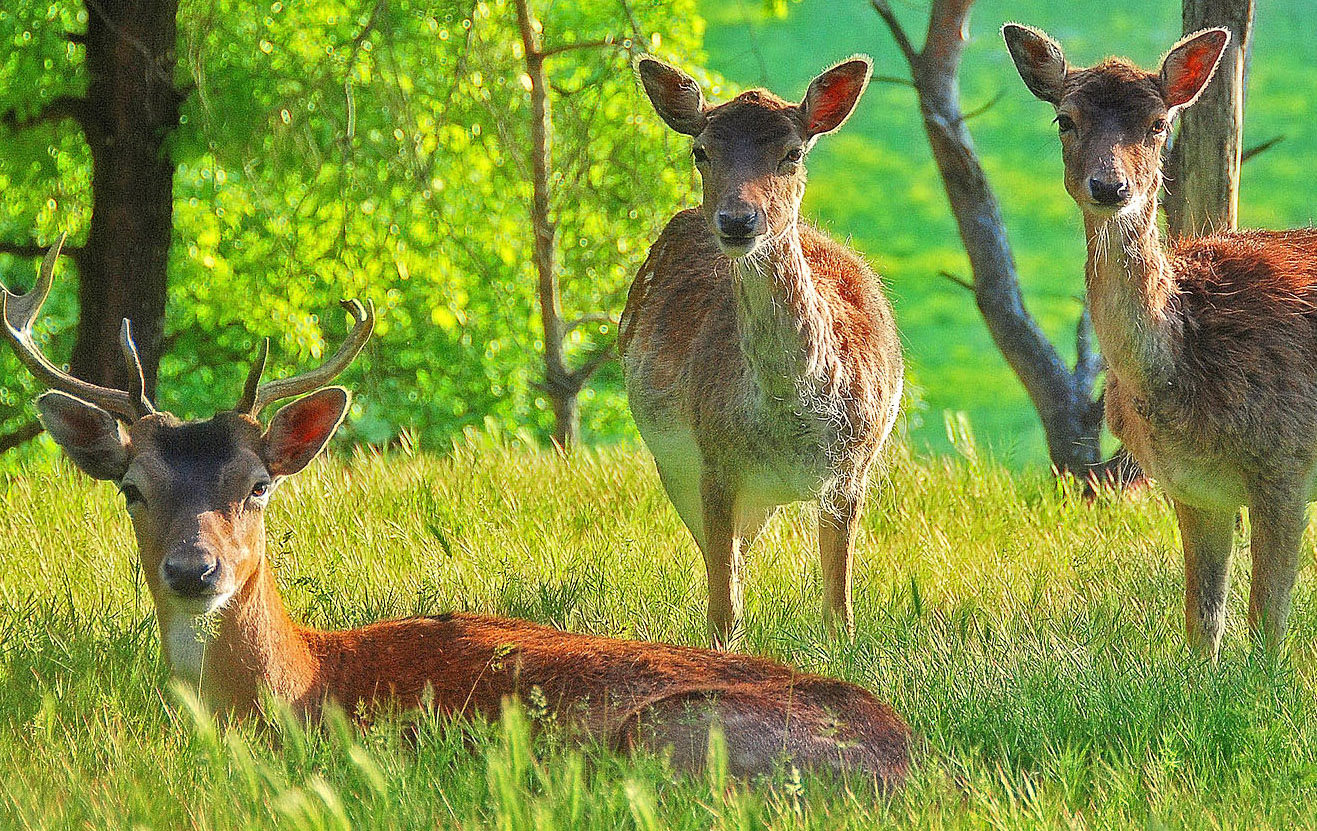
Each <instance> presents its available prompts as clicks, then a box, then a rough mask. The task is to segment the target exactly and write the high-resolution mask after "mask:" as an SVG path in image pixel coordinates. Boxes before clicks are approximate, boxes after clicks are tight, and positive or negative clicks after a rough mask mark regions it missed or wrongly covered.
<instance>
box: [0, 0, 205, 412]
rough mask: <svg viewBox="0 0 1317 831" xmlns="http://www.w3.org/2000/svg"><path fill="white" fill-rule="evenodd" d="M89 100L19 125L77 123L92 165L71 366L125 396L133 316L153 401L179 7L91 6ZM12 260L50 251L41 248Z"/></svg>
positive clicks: (168, 227) (110, 0)
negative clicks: (122, 340) (125, 327)
mask: <svg viewBox="0 0 1317 831" xmlns="http://www.w3.org/2000/svg"><path fill="white" fill-rule="evenodd" d="M85 4H86V8H87V32H86V34H73V35H70V36H69V37H70V39H72V40H74V41H76V42H78V43H82V44H83V45H84V46H85V48H86V67H87V75H88V83H87V92H86V95H85V96H83V97H81V98H77V97H65V98H59V99H56V100H54V101H52V102H51V103H50V104H49V105H47V107H46V108H45V109H43V110H41V111H39V112H38V113H36V114H35V115H34V116H32V117H31V118H27V119H24V120H21V121H20V120H19V119H17V118H15V116H14V114H13V113H9V114H7V115H6V116H4V119H3V120H4V121H5V123H7V124H8V125H10V126H12V127H20V128H21V127H24V126H30V125H32V124H35V123H40V122H47V121H54V120H61V119H71V120H72V121H74V122H75V123H76V124H77V125H78V126H79V127H80V128H81V130H82V133H83V136H84V137H85V139H86V141H87V146H88V148H89V149H90V151H91V159H92V187H91V190H92V215H91V228H90V229H89V231H88V234H87V241H86V244H84V245H83V246H81V247H79V248H66V249H65V252H66V253H68V254H69V255H70V256H71V257H72V258H73V259H74V261H75V262H76V263H77V265H78V275H79V289H78V299H79V302H78V313H79V317H78V329H77V337H76V339H75V342H74V345H73V355H72V358H71V359H70V361H69V369H70V371H71V372H72V374H74V375H75V376H77V377H79V378H81V379H83V380H86V381H91V382H93V383H96V384H101V385H103V386H110V387H118V388H120V389H126V388H127V384H128V371H127V368H126V366H125V365H124V362H123V359H122V357H121V355H120V351H119V326H120V322H121V321H122V320H123V318H128V319H129V320H130V321H132V327H133V336H134V339H135V340H136V342H137V346H138V351H139V352H140V355H141V359H142V371H143V374H144V375H145V377H146V390H147V394H148V395H151V396H154V393H155V385H156V374H157V369H158V367H159V364H160V345H161V333H162V329H163V326H164V314H165V299H166V277H167V275H166V269H167V266H168V263H169V247H170V242H171V240H172V236H173V210H174V163H173V160H172V159H171V158H170V157H169V152H168V145H167V141H168V138H169V135H170V134H171V133H172V132H173V131H174V130H175V129H176V128H177V126H178V116H179V106H180V105H181V103H182V101H183V100H184V98H185V97H186V95H185V93H184V92H183V91H181V90H179V89H178V88H177V87H176V86H175V84H174V68H175V64H176V59H175V41H176V38H177V26H176V20H175V17H176V15H177V12H178V2H177V0H85ZM0 250H3V251H4V252H6V253H12V254H18V255H32V256H42V255H44V254H45V250H44V249H41V248H38V247H37V246H34V245H4V246H2V247H0Z"/></svg>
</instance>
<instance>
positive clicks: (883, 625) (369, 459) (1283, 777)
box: [0, 433, 1317, 831]
mask: <svg viewBox="0 0 1317 831" xmlns="http://www.w3.org/2000/svg"><path fill="white" fill-rule="evenodd" d="M0 475H3V476H4V478H3V479H0V539H3V540H4V541H5V544H4V545H3V547H0V748H3V750H2V751H0V828H5V829H10V828H13V829H55V828H125V829H126V828H134V829H167V828H180V827H196V828H205V829H216V830H217V831H218V829H230V828H234V829H236V828H286V829H348V828H363V829H364V828H500V829H521V828H610V829H612V828H637V829H646V830H647V829H658V828H681V829H685V828H690V829H697V828H699V829H704V828H727V829H732V828H735V829H749V828H761V827H768V828H793V829H794V828H827V829H833V828H876V827H893V828H933V829H938V828H1006V827H1010V828H1127V827H1140V828H1202V827H1212V828H1251V829H1258V828H1298V827H1317V722H1314V720H1313V719H1312V718H1311V714H1312V713H1313V712H1314V711H1315V710H1317V677H1315V675H1314V666H1315V664H1314V651H1313V647H1312V643H1313V640H1314V639H1313V637H1312V635H1313V633H1314V631H1317V613H1315V610H1314V605H1313V593H1312V583H1311V581H1308V582H1301V584H1300V586H1299V589H1298V591H1297V593H1296V596H1295V615H1294V619H1293V627H1292V628H1293V631H1294V633H1295V635H1294V639H1293V640H1294V643H1293V644H1292V646H1291V649H1290V651H1289V653H1288V654H1287V655H1286V656H1285V657H1283V658H1280V659H1277V660H1266V659H1263V658H1261V657H1259V656H1256V655H1255V654H1253V653H1252V652H1251V650H1250V649H1249V646H1248V640H1247V636H1246V634H1245V632H1244V627H1243V621H1242V618H1243V613H1244V610H1245V606H1246V587H1247V581H1248V567H1247V557H1246V552H1245V551H1243V550H1242V549H1241V550H1238V551H1237V556H1239V564H1238V567H1237V569H1236V581H1235V588H1234V590H1233V592H1232V597H1231V606H1230V612H1231V625H1230V628H1229V631H1228V633H1227V639H1226V640H1227V642H1226V646H1225V649H1224V653H1223V657H1222V659H1221V662H1220V664H1219V665H1216V666H1212V665H1207V664H1204V663H1201V662H1200V661H1199V660H1197V659H1196V658H1194V657H1192V656H1191V655H1190V654H1189V652H1188V651H1187V649H1186V647H1185V643H1184V639H1183V635H1182V630H1181V611H1180V585H1181V584H1180V581H1181V566H1180V563H1179V555H1178V545H1177V540H1176V535H1175V531H1174V524H1173V520H1172V516H1171V513H1170V511H1169V509H1168V508H1167V506H1166V505H1165V504H1164V502H1163V501H1162V500H1161V499H1160V498H1159V497H1158V496H1156V495H1155V494H1154V493H1151V492H1148V491H1138V492H1135V493H1133V494H1129V495H1125V496H1104V497H1101V498H1099V499H1098V500H1096V501H1095V502H1091V503H1090V502H1085V501H1084V500H1083V499H1082V498H1080V497H1079V496H1078V495H1077V494H1076V493H1074V492H1073V491H1072V490H1071V489H1070V487H1069V486H1068V485H1067V484H1066V483H1063V482H1062V483H1058V482H1056V481H1054V480H1052V479H1050V478H1046V477H1042V476H1037V477H1031V476H1023V475H1020V474H1016V473H1011V472H1009V471H1008V470H1007V469H1006V468H1004V467H1003V466H1002V465H1000V464H999V463H997V462H995V461H993V460H992V459H991V458H990V457H989V456H988V455H987V454H986V453H984V452H981V451H980V450H979V449H978V448H977V447H976V446H975V445H974V443H973V442H972V441H971V440H970V439H969V438H968V436H966V435H965V434H963V433H961V434H959V436H958V439H957V442H956V451H955V452H954V453H953V454H951V455H948V456H945V457H926V456H922V455H916V454H912V453H910V452H909V451H908V450H906V449H904V448H903V447H898V448H897V449H896V450H895V451H894V452H893V453H892V457H891V463H890V466H889V468H888V470H887V472H886V474H885V475H884V477H883V480H882V481H881V482H880V483H879V485H878V486H877V487H876V488H875V489H874V491H873V493H872V495H871V499H870V503H869V505H868V508H867V512H866V514H865V519H864V524H863V529H862V531H861V532H860V539H859V545H858V552H859V554H858V562H857V569H856V611H857V624H858V634H857V636H856V638H855V640H854V642H853V643H844V642H833V641H829V640H828V639H826V638H824V637H823V636H822V633H821V631H820V626H819V624H818V622H817V620H818V615H817V601H818V597H819V571H818V564H817V559H816V557H815V556H814V554H813V553H812V552H813V545H814V541H813V540H814V531H813V516H812V514H811V513H810V512H809V511H807V510H805V509H802V508H795V509H791V510H788V511H785V512H784V513H783V514H781V515H780V516H779V517H777V518H776V519H775V520H774V521H773V522H772V523H771V524H770V525H769V527H768V529H767V531H766V532H765V535H764V536H763V537H762V538H761V540H760V542H759V544H758V545H757V547H756V549H755V550H754V551H753V552H752V554H751V557H750V563H749V574H748V591H747V600H748V609H747V634H746V636H745V639H744V642H743V643H742V644H741V647H742V648H743V649H745V650H747V651H751V652H756V653H762V654H766V655H770V656H773V657H776V658H779V659H782V660H785V661H789V662H791V663H793V664H795V665H797V666H798V667H801V668H803V669H806V670H810V671H814V672H820V673H826V674H829V675H835V676H839V677H843V678H846V679H849V680H851V681H854V682H856V683H859V684H862V685H864V686H866V687H867V688H869V689H871V690H873V691H874V692H875V693H876V694H878V695H879V696H881V697H883V698H885V699H887V700H889V701H890V702H892V703H893V704H894V705H895V706H896V708H897V709H898V710H899V711H900V712H901V713H903V714H904V716H905V717H906V719H907V720H908V721H909V723H910V724H911V726H912V727H913V728H914V730H915V731H916V733H917V734H918V757H917V763H916V768H915V771H914V774H913V777H912V780H911V783H910V786H909V788H908V789H907V790H906V791H905V792H904V793H902V794H900V795H897V796H894V797H890V798H889V797H882V796H879V795H877V794H875V793H874V792H873V790H872V788H871V787H870V786H868V785H866V784H864V783H861V782H847V781H834V780H827V779H820V778H815V777H810V776H807V775H799V774H796V773H794V772H792V771H790V770H785V771H783V772H781V773H780V774H779V775H777V776H775V777H772V778H767V779H762V780H758V781H753V782H740V781H736V780H734V779H728V778H727V777H726V776H725V774H723V773H722V772H721V770H722V769H721V768H720V767H719V766H718V765H717V764H715V765H714V766H713V768H712V769H711V770H710V771H709V772H708V773H707V774H706V775H702V776H695V777H690V776H686V775H683V774H677V773H674V772H673V771H672V770H671V769H670V767H669V766H668V765H667V763H666V762H665V760H664V759H663V758H661V757H655V756H642V757H634V758H631V757H618V756H614V755H612V754H610V753H609V752H607V751H605V750H602V749H596V748H584V749H582V748H574V747H570V746H565V745H564V743H562V742H560V741H557V738H558V737H556V736H555V734H554V733H553V731H552V729H546V730H538V731H528V730H527V724H528V723H534V722H535V721H536V719H537V718H538V716H537V714H536V713H535V712H534V711H533V709H532V711H531V712H528V713H520V714H513V715H510V716H509V717H507V718H505V719H504V722H503V723H502V724H497V725H487V724H465V725H459V724H453V723H449V722H446V721H445V720H443V719H441V718H438V717H435V716H433V715H425V714H422V715H419V716H413V717H410V718H399V719H382V720H379V721H376V722H375V723H374V724H373V725H372V726H371V727H369V728H368V729H366V730H365V731H364V732H359V731H357V730H356V729H355V728H353V727H349V726H348V724H347V722H346V720H345V719H343V718H330V719H328V720H327V722H326V723H325V724H324V725H323V726H319V727H315V728H311V729H307V728H303V727H301V726H298V725H296V724H295V723H294V722H292V721H291V720H290V719H288V718H286V717H282V716H281V715H280V714H278V713H277V712H276V714H275V715H274V717H273V718H272V719H271V720H270V722H269V723H268V724H265V725H254V724H246V725H242V726H230V727H217V726H216V725H215V724H214V723H213V722H211V721H210V719H209V718H208V717H206V716H205V715H204V714H202V713H201V711H200V710H199V709H198V708H197V707H196V705H195V702H194V701H192V700H191V699H190V698H189V696H188V695H187V694H186V693H184V692H181V691H179V690H175V689H173V688H171V687H170V685H169V682H168V679H167V673H166V670H165V667H164V664H163V662H162V659H161V656H160V653H159V648H158V643H157V634H156V628H155V620H154V616H153V612H152V607H151V604H150V601H149V597H148V596H147V593H146V591H145V587H144V584H143V581H142V577H141V574H140V570H139V568H138V567H137V564H136V557H135V550H134V544H133V541H132V534H131V529H130V527H129V522H128V518H127V516H126V513H125V512H124V511H123V509H122V508H121V507H120V505H119V504H118V503H119V497H118V496H117V495H116V494H115V493H114V490H113V488H111V487H110V486H108V485H104V484H96V483H92V482H91V481H89V480H88V479H87V478H86V477H84V476H82V475H81V474H78V473H76V471H74V470H73V469H72V467H71V465H69V464H68V463H67V462H65V461H64V460H62V459H58V460H57V459H54V458H53V457H42V456H36V457H34V458H32V459H31V460H29V461H27V462H25V463H24V464H23V465H22V466H21V467H20V468H19V469H18V470H17V471H15V472H11V473H7V474H0ZM268 525H269V532H270V533H269V538H270V553H271V556H272V558H273V559H274V561H275V563H276V566H277V570H278V575H279V582H280V585H281V587H282V589H283V591H284V593H285V596H286V598H287V600H288V603H289V607H290V609H291V611H292V613H293V614H294V615H295V616H296V617H298V618H300V619H302V620H304V621H307V622H310V623H313V624H315V625H318V626H322V627H340V626H353V625H358V624H362V623H365V622H368V621H371V620H374V619H376V618H379V617H384V616H395V615H408V614H417V613H437V612H441V611H444V610H449V609H467V610H478V611H482V612H491V613H498V614H505V615H513V616H518V617H524V618H528V619H531V620H536V621H540V622H544V623H550V624H553V625H556V626H560V627H564V628H567V629H571V630H578V631H588V632H592V633H598V634H607V635H614V636H618V637H632V638H644V639H654V640H663V641H668V642H673V643H681V644H696V645H698V644H702V643H703V642H704V612H703V603H704V577H703V569H702V566H701V564H700V558H699V555H698V553H697V551H696V549H695V547H694V545H693V543H692V542H691V541H690V539H689V538H688V536H687V534H686V532H685V530H684V528H683V527H682V526H681V524H680V522H679V520H678V519H677V517H676V515H675V513H674V512H673V511H672V509H671V507H670V506H669V504H668V502H667V500H666V498H665V497H664V495H663V493H662V490H661V488H660V487H659V484H658V481H657V478H656V476H655V475H654V473H653V468H652V463H651V461H650V459H649V457H648V455H647V454H645V453H644V452H642V451H639V450H632V449H624V448H607V449H598V450H591V449H581V450H580V451H578V452H576V453H575V454H574V455H573V456H571V457H570V458H569V459H563V458H561V457H559V456H557V455H556V454H553V453H548V452H542V451H538V450H535V449H533V448H531V447H529V446H528V444H527V443H526V442H525V441H524V440H523V439H521V438H519V437H517V436H503V437H501V438H499V439H497V440H495V439H489V438H482V437H478V436H474V435H472V436H470V437H468V438H467V439H466V440H464V441H462V442H459V443H458V444H457V446H455V447H454V448H453V450H452V452H450V453H445V454H443V455H434V454H431V453H424V452H415V453H409V452H405V451H403V450H395V451H391V452H390V453H389V454H386V455H378V454H371V453H366V452H362V451H358V452H354V453H352V454H351V455H349V456H342V457H337V458H332V459H329V460H327V461H322V462H320V463H317V464H315V465H313V466H312V468H311V469H310V470H308V471H307V472H306V473H304V474H303V475H301V476H300V477H298V478H296V479H294V480H292V481H290V482H289V483H288V484H287V485H286V486H285V487H284V488H283V489H281V490H280V492H279V494H278V495H277V497H276V499H275V502H274V505H273V507H272V508H271V513H270V517H269V522H268ZM715 758H717V757H715Z"/></svg>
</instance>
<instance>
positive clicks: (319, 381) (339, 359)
mask: <svg viewBox="0 0 1317 831" xmlns="http://www.w3.org/2000/svg"><path fill="white" fill-rule="evenodd" d="M340 305H342V306H343V308H344V309H346V310H347V311H348V313H349V314H351V315H352V319H353V320H355V321H356V323H355V324H354V325H353V327H352V331H351V332H349V333H348V336H347V339H346V340H344V341H343V345H342V346H340V347H339V348H338V351H337V352H335V353H334V354H333V355H332V356H330V358H329V360H327V361H325V362H324V363H323V364H321V365H320V366H319V367H317V368H315V369H313V370H310V371H309V372H303V373H302V374H300V375H294V376H293V377H292V378H283V379H280V380H278V381H269V382H267V383H264V384H261V385H260V386H259V387H257V388H256V395H255V398H254V400H253V401H252V403H251V406H250V407H247V408H245V412H247V413H248V414H249V415H252V416H255V415H257V414H258V413H260V411H261V410H263V409H265V408H266V407H267V406H269V405H270V404H271V403H273V402H275V401H279V400H281V399H284V398H292V397H293V396H297V395H302V394H303V393H308V392H311V391H312V390H317V389H320V388H321V387H323V386H325V385H326V384H328V383H329V382H330V381H332V380H334V378H336V377H337V376H338V374H339V373H341V372H342V371H343V370H345V369H347V368H348V365H349V364H351V363H352V361H353V359H354V358H356V357H357V354H358V353H359V352H361V349H362V347H364V346H365V345H366V341H368V340H370V334H371V332H372V331H374V329H375V304H374V303H373V302H371V301H369V300H368V301H366V304H365V305H362V303H361V301H360V300H344V301H342V302H341V304H340ZM254 371H255V367H253V372H254ZM257 377H258V378H259V377H260V376H259V374H257ZM247 383H248V385H250V384H251V383H252V379H251V377H250V376H248V379H247ZM246 400H247V396H246V394H245V393H244V395H243V401H244V402H245V401H246ZM242 411H244V410H241V409H240V412H242Z"/></svg>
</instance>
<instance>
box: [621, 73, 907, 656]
mask: <svg viewBox="0 0 1317 831" xmlns="http://www.w3.org/2000/svg"><path fill="white" fill-rule="evenodd" d="M637 71H638V73H639V75H640V79H641V81H642V82H643V84H644V87H645V91H646V93H648V95H649V98H650V101H651V102H652V103H653V105H654V108H655V110H657V111H658V114H659V116H660V117H661V118H662V119H663V120H664V121H665V122H667V124H668V125H669V126H670V127H672V128H673V129H674V130H676V131H677V132H679V133H682V134H684V135H687V136H690V137H691V155H692V157H693V158H694V161H695V166H696V168H697V169H698V170H699V172H700V176H701V178H702V180H703V183H704V200H703V204H702V205H701V206H700V207H699V208H696V209H691V210H686V211H682V212H681V213H678V214H677V215H676V216H675V217H673V218H672V220H671V221H670V222H669V223H668V225H667V227H666V228H665V229H664V230H663V233H662V234H660V235H659V238H658V240H657V241H656V242H655V243H654V245H653V246H652V247H651V248H650V252H649V257H648V259H647V260H646V261H645V264H644V265H643V266H642V267H641V269H640V272H639V273H638V274H637V275H636V279H635V282H634V283H633V284H632V286H631V291H630V293H629V294H628V295H627V303H626V308H625V310H624V311H623V313H622V320H621V328H620V336H619V347H620V349H621V352H622V359H623V367H624V369H625V374H626V387H627V396H628V399H629V401H630V405H631V412H632V414H633V415H634V416H635V420H636V425H637V426H638V427H639V428H640V434H641V436H642V437H643V438H644V440H645V444H646V445H647V446H648V447H649V449H650V452H652V453H653V454H654V460H655V462H656V464H657V467H658V472H659V478H660V479H661V480H662V482H663V487H664V488H665V489H666V490H667V493H668V497H669V498H670V499H671V500H672V504H673V506H674V507H675V508H676V509H677V513H678V514H679V515H680V516H681V519H682V521H683V522H684V523H685V524H686V527H687V528H688V529H689V530H690V532H691V535H692V536H693V537H694V538H695V542H696V543H697V544H698V545H699V547H700V550H701V551H702V552H703V554H704V563H705V569H706V572H707V576H708V588H709V608H708V622H709V631H710V635H711V637H712V639H713V640H714V642H715V643H717V644H721V645H725V644H727V643H728V642H729V640H730V639H731V638H732V636H733V633H734V630H735V628H736V626H737V624H738V621H739V619H740V616H741V610H742V590H741V577H740V571H741V564H742V560H743V558H744V555H745V553H746V551H747V550H748V549H749V547H750V545H751V544H752V543H753V541H754V539H755V537H756V536H757V535H758V534H759V532H760V531H761V530H762V529H763V527H764V525H765V523H766V522H767V521H768V519H769V518H770V517H771V516H772V514H773V513H774V512H775V511H776V510H777V508H778V507H779V506H781V505H784V504H787V503H790V502H797V501H802V500H816V501H817V502H818V503H819V505H820V511H819V521H818V529H819V530H818V534H819V555H820V559H821V561H822V574H823V598H824V599H823V616H824V619H825V621H826V622H827V623H828V624H829V627H830V628H832V629H833V630H834V631H842V632H850V631H851V630H852V627H853V625H854V613H853V611H852V606H851V562H852V558H853V552H854V547H855V533H856V529H857V527H858V524H859V515H860V507H861V504H862V503H863V501H864V495H865V492H866V490H867V484H868V480H869V475H870V473H871V471H872V468H873V464H874V460H875V459H876V458H877V456H878V452H879V450H880V449H881V448H882V446H883V442H884V441H885V440H886V438H887V435H888V433H890V432H891V429H892V425H893V423H894V422H895V420H896V414H897V408H898V407H899V406H900V399H901V384H902V372H903V362H902V357H901V345H900V341H899V340H898V338H897V333H896V325H895V322H894V320H893V316H892V309H891V306H890V305H889V304H888V302H887V299H886V297H884V295H883V292H882V288H881V286H880V285H879V281H878V278H877V277H876V276H875V275H874V273H873V272H872V271H871V270H870V269H869V267H868V266H867V265H866V264H865V263H864V261H863V260H862V259H861V258H860V257H859V256H858V255H857V254H856V253H855V252H853V251H851V250H850V249H849V248H846V247H845V246H842V245H839V244H838V243H836V242H833V241H832V240H830V239H828V237H827V236H825V235H824V234H823V233H822V232H820V231H818V230H816V229H815V228H813V227H811V226H810V225H809V224H807V223H805V222H803V221H801V219H800V200H801V197H802V196H803V195H804V193H805V156H806V154H807V153H808V151H809V150H810V148H811V147H813V146H814V143H815V142H816V141H817V140H818V138H819V137H820V136H823V135H825V134H827V133H831V132H832V131H834V130H836V129H838V128H839V127H841V125H842V124H843V123H844V122H845V121H846V119H847V118H848V117H849V116H850V114H851V111H852V110H853V109H854V107H855V104H856V102H858V101H859V99H860V96H861V95H862V94H863V92H864V89H865V86H866V85H867V84H868V81H869V73H870V63H869V60H868V58H863V57H856V58H851V59H850V60H847V61H844V62H842V63H840V64H838V65H837V66H834V67H833V68H831V69H829V70H827V71H826V72H824V73H823V74H821V75H819V76H818V77H817V78H815V79H814V80H813V82H811V83H810V85H809V89H808V90H807V91H806V93H805V97H804V100H802V101H801V102H800V103H799V104H793V103H788V102H786V101H783V100H782V99H781V98H778V97H777V96H775V95H773V94H772V93H770V92H768V91H766V90H750V91H748V92H743V93H741V94H740V95H738V96H737V97H736V98H734V99H733V100H731V101H729V102H727V103H725V104H721V105H719V106H709V105H707V104H706V103H705V101H704V95H703V93H702V92H701V91H700V86H699V84H698V83H697V82H696V81H695V80H694V79H693V78H691V77H690V76H689V75H687V74H685V73H684V72H681V71H680V70H678V69H676V68H675V67H672V66H669V65H667V64H665V63H663V62H661V61H658V60H655V59H653V58H642V59H641V60H640V62H639V63H638V64H637Z"/></svg>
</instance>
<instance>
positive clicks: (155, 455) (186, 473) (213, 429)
mask: <svg viewBox="0 0 1317 831" xmlns="http://www.w3.org/2000/svg"><path fill="white" fill-rule="evenodd" d="M249 421H250V419H240V418H237V417H232V416H231V414H227V413H225V414H221V415H219V416H216V417H215V418H213V419H210V420H208V421H195V422H186V423H179V422H176V421H172V420H165V419H161V420H159V421H157V422H156V423H151V424H146V425H142V429H134V431H133V437H132V439H133V450H134V454H133V467H134V468H136V469H137V471H139V472H140V474H141V475H143V476H146V477H148V482H150V481H163V482H171V483H177V482H191V483H196V487H203V484H202V483H214V484H221V483H223V482H224V481H225V480H227V479H229V478H232V477H235V476H236V477H246V476H249V475H250V474H251V473H252V472H254V471H256V470H258V469H260V468H261V467H262V462H261V457H260V436H261V433H260V428H259V426H258V425H256V424H255V422H251V423H247V422H249Z"/></svg>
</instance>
